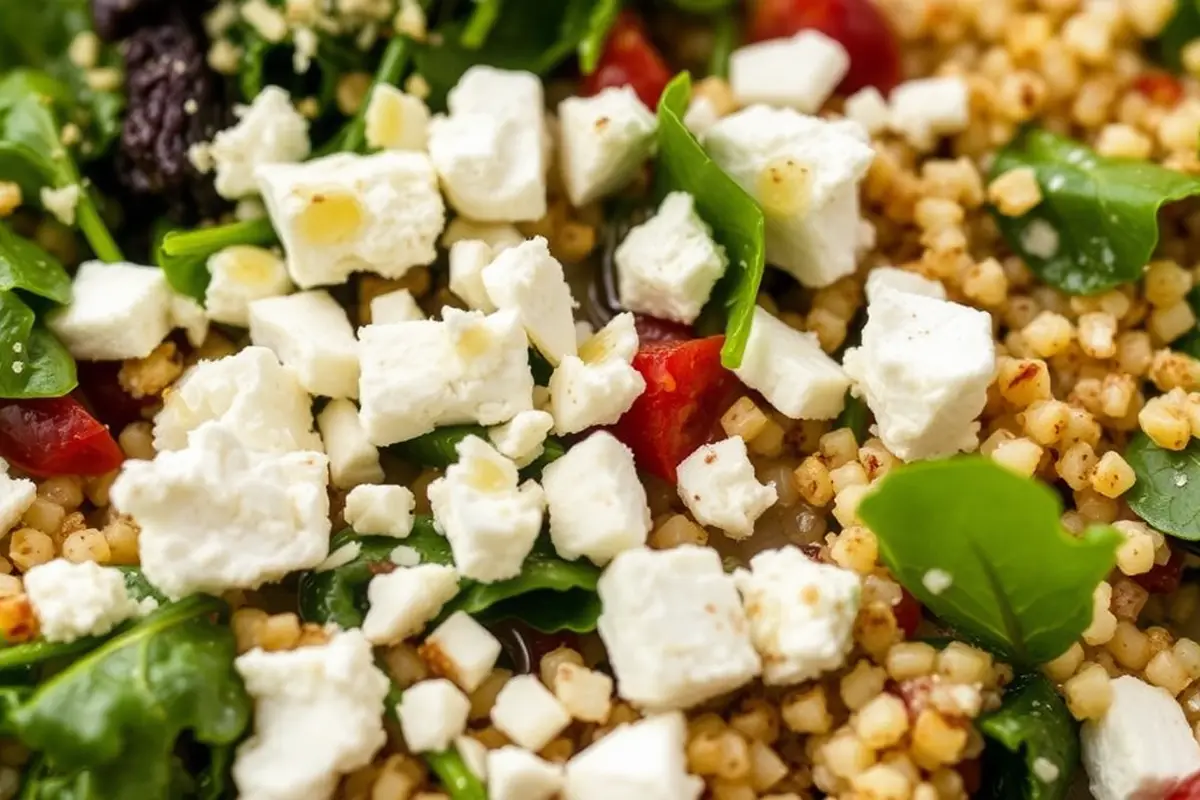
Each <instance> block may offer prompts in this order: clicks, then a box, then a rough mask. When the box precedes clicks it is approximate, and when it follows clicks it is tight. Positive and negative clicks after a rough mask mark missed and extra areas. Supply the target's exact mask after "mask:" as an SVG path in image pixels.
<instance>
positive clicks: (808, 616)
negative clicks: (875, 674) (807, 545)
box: [733, 545, 861, 686]
mask: <svg viewBox="0 0 1200 800" xmlns="http://www.w3.org/2000/svg"><path fill="white" fill-rule="evenodd" d="M733 579H734V582H735V583H736V584H737V588H738V591H739V592H741V595H742V604H743V605H744V606H745V608H746V616H747V617H748V618H749V619H750V638H751V639H752V640H753V641H754V647H755V649H757V650H758V654H759V655H760V656H762V662H763V682H764V683H767V684H771V685H776V686H780V685H783V686H788V685H791V684H794V683H800V682H801V681H807V680H811V679H813V678H816V677H818V676H820V675H822V674H824V673H826V672H829V671H830V670H834V669H837V668H838V667H840V666H841V665H842V664H843V663H844V662H845V660H846V654H847V653H848V652H850V648H851V647H852V646H853V645H854V636H853V634H854V619H855V616H856V615H857V614H858V601H859V594H860V591H861V588H860V581H859V577H858V575H856V574H855V573H853V572H851V571H849V570H845V569H841V568H840V567H835V566H833V565H831V564H818V563H817V562H815V561H813V560H811V559H810V558H809V557H808V556H806V555H805V554H804V552H803V551H802V550H800V548H798V547H795V546H793V545H787V546H786V547H782V548H780V549H778V550H765V551H763V552H761V553H759V554H758V555H756V556H754V557H753V558H752V559H750V569H749V570H745V569H738V570H737V571H735V572H734V574H733Z"/></svg>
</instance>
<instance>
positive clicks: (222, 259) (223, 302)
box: [204, 245, 296, 328]
mask: <svg viewBox="0 0 1200 800" xmlns="http://www.w3.org/2000/svg"><path fill="white" fill-rule="evenodd" d="M208 271H209V273H210V274H211V275H212V280H210V281H209V283H208V289H207V290H205V292H204V307H205V309H206V310H207V311H208V318H209V319H211V320H212V321H213V322H221V323H224V324H225V325H237V326H238V327H239V328H248V327H250V303H251V302H253V301H254V300H262V299H264V298H267V297H280V296H282V295H285V294H289V293H290V292H292V291H293V290H294V289H295V288H296V287H294V286H293V285H292V280H291V278H289V277H288V273H287V267H286V266H284V263H283V259H282V258H280V257H279V256H277V255H275V253H273V252H271V251H270V250H267V249H266V248H263V247H253V246H251V245H234V246H233V247H226V248H224V249H223V250H218V251H217V252H216V253H214V254H213V255H211V256H210V257H209V259H208Z"/></svg>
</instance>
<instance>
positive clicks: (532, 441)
mask: <svg viewBox="0 0 1200 800" xmlns="http://www.w3.org/2000/svg"><path fill="white" fill-rule="evenodd" d="M553 427H554V417H552V416H551V415H550V413H549V412H547V411H522V412H521V413H520V414H517V415H516V416H515V417H513V418H512V419H511V420H509V421H508V422H506V423H504V424H503V425H498V426H496V427H495V428H491V429H490V430H489V431H488V439H490V440H491V442H492V446H493V447H495V448H496V450H497V451H499V453H500V455H502V456H504V457H505V458H511V459H512V460H513V461H514V462H516V465H517V466H518V467H524V466H526V465H528V464H530V463H531V462H533V461H535V460H536V459H537V458H538V456H540V455H541V454H542V453H543V452H545V446H544V444H543V443H544V442H545V441H546V436H548V435H549V433H550V431H551V429H552V428H553Z"/></svg>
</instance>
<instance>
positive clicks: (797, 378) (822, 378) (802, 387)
mask: <svg viewBox="0 0 1200 800" xmlns="http://www.w3.org/2000/svg"><path fill="white" fill-rule="evenodd" d="M733 372H734V374H735V375H737V376H738V378H740V379H741V381H742V383H744V384H746V385H747V386H749V387H750V388H751V389H754V390H755V391H758V392H761V393H762V396H763V397H765V398H767V401H768V402H769V403H770V404H771V405H772V406H774V407H775V409H776V410H778V411H779V412H780V413H781V414H783V415H785V416H788V417H791V418H792V419H833V418H834V417H836V416H837V415H838V414H840V413H842V407H843V406H844V405H845V400H846V390H847V389H849V388H850V379H849V378H847V377H846V373H845V372H843V371H842V367H841V365H840V364H838V363H837V362H836V361H834V360H833V359H832V358H830V357H829V356H827V355H826V354H825V351H824V350H822V349H821V345H820V343H819V342H818V341H817V336H816V334H815V333H801V332H800V331H798V330H796V329H795V328H792V327H790V326H789V325H787V324H785V323H783V322H781V321H779V320H778V319H776V318H775V317H773V316H771V313H770V312H769V311H767V310H766V309H764V308H762V307H761V306H756V307H755V309H754V319H753V321H752V322H751V325H750V337H749V339H748V340H747V342H746V351H745V354H744V355H743V356H742V365H741V366H740V367H738V368H737V369H735V370H734V371H733Z"/></svg>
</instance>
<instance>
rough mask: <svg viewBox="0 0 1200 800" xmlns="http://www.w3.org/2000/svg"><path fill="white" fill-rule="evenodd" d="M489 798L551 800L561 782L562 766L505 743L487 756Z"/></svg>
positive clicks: (560, 787)
mask: <svg viewBox="0 0 1200 800" xmlns="http://www.w3.org/2000/svg"><path fill="white" fill-rule="evenodd" d="M487 773H488V797H489V798H490V800H551V798H553V797H556V796H557V795H558V792H559V790H560V789H562V785H563V768H562V767H561V766H559V765H558V764H551V763H550V762H549V761H543V760H542V759H540V758H538V757H537V756H535V755H534V754H533V753H531V752H529V751H528V750H522V749H521V748H520V747H513V746H512V745H505V746H504V747H501V748H498V749H496V750H492V751H491V752H490V753H488V757H487Z"/></svg>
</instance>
